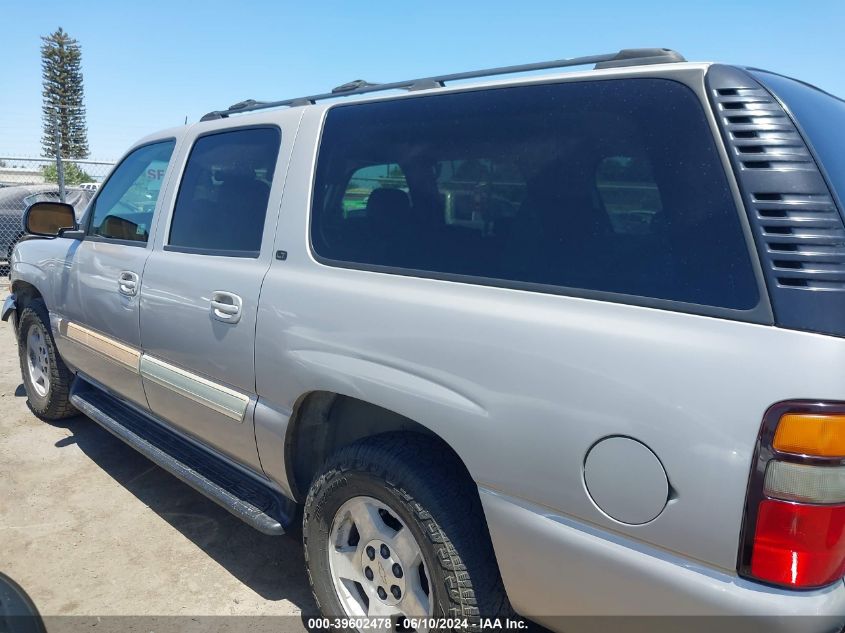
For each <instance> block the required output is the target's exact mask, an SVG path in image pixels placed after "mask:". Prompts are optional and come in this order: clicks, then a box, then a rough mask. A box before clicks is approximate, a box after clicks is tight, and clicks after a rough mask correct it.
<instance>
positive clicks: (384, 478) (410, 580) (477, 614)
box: [303, 434, 510, 631]
mask: <svg viewBox="0 0 845 633" xmlns="http://www.w3.org/2000/svg"><path fill="white" fill-rule="evenodd" d="M446 450H447V449H445V448H444V447H443V446H442V445H441V444H440V443H438V442H436V441H434V440H431V439H429V438H426V437H424V436H409V435H398V434H388V435H382V436H377V437H374V438H370V439H367V440H364V441H361V442H358V443H356V444H353V445H351V446H348V447H346V448H343V449H341V450H340V451H339V452H338V453H337V454H336V455H335V456H334V457H332V458H330V459H329V461H328V463H327V464H326V465H325V467H324V470H323V472H322V474H321V475H320V476H319V477H318V478H317V479H316V480H315V481H314V483H313V485H312V486H311V490H310V491H309V494H308V499H307V500H306V503H305V511H304V517H303V541H304V545H305V556H306V562H307V565H308V572H309V579H310V581H311V586H312V590H313V592H314V597H315V599H316V600H317V603H318V605H319V606H320V609H321V611H322V613H323V615H324V616H326V617H328V618H336V617H341V618H363V617H371V618H379V619H381V618H384V619H389V620H390V621H391V628H392V629H393V630H408V629H409V628H414V629H416V630H418V631H421V630H426V629H428V628H429V626H428V624H430V622H426V621H424V620H418V619H419V618H434V619H438V618H446V619H453V620H456V621H457V622H456V626H457V627H461V628H463V627H464V626H465V625H466V626H467V627H469V629H470V630H477V629H479V628H480V619H481V617H485V618H486V617H502V616H506V615H508V614H509V613H510V607H509V605H508V601H507V598H506V597H505V592H504V588H503V586H502V582H501V578H500V576H499V570H498V566H497V564H496V559H495V556H494V554H493V547H492V544H491V543H490V538H489V536H488V534H487V530H486V526H485V524H484V518H483V517H484V515H483V511H482V509H481V504H480V501H479V499H478V491H477V489H476V488H475V484H474V483H473V482H472V481H471V480H470V479H469V478H468V477H467V476H466V473H465V471H464V470H463V467H462V466H461V465H460V464H459V463H457V460H452V459H448V458H447V454H446ZM379 624H380V625H381V624H382V623H381V622H379Z"/></svg>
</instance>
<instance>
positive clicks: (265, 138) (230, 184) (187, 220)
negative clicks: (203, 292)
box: [169, 127, 281, 257]
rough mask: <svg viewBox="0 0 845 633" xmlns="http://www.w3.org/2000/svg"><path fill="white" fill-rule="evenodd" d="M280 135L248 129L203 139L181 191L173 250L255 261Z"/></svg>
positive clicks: (196, 146)
mask: <svg viewBox="0 0 845 633" xmlns="http://www.w3.org/2000/svg"><path fill="white" fill-rule="evenodd" d="M280 141H281V132H280V131H279V130H278V128H270V127H268V128H246V129H240V130H233V131H231V132H220V133H217V134H210V135H208V136H202V137H200V138H199V139H197V141H196V143H194V147H193V149H192V150H191V154H190V156H189V157H188V162H187V164H186V166H185V173H184V174H183V176H182V182H181V184H180V185H179V193H178V195H177V197H176V205H175V207H174V209H173V219H172V221H171V225H170V241H169V248H176V249H180V250H187V251H189V252H197V253H226V254H230V255H240V256H253V257H254V256H257V254H258V252H259V251H260V250H261V237H262V235H263V233H264V221H265V219H266V217H267V202H268V200H269V197H270V185H271V184H272V180H273V172H274V171H275V169H276V158H277V156H278V153H279V143H280Z"/></svg>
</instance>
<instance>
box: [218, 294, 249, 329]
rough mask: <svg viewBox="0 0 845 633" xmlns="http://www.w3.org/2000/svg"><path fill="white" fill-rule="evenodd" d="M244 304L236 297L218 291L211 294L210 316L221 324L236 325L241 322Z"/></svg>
mask: <svg viewBox="0 0 845 633" xmlns="http://www.w3.org/2000/svg"><path fill="white" fill-rule="evenodd" d="M243 306H244V302H243V299H241V298H240V297H239V296H238V295H236V294H234V293H231V292H224V291H222V290H218V291H216V292H213V293H211V316H212V318H214V319H217V320H218V321H223V323H237V322H238V321H240V320H241V311H242V310H243Z"/></svg>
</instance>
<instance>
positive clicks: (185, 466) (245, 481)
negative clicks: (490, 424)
mask: <svg viewBox="0 0 845 633" xmlns="http://www.w3.org/2000/svg"><path fill="white" fill-rule="evenodd" d="M70 401H71V403H72V404H73V406H75V407H76V408H77V409H79V411H80V412H82V413H84V414H85V415H87V416H88V417H89V418H91V419H92V420H94V421H95V422H96V423H97V424H99V425H100V426H102V427H103V428H104V429H106V430H107V431H108V432H110V433H111V434H112V435H115V436H116V437H118V438H119V439H121V440H123V441H124V442H126V443H127V444H129V446H131V447H132V448H134V449H135V450H137V451H138V452H139V453H141V454H142V455H144V456H145V457H147V458H148V459H149V460H150V461H152V462H154V463H155V464H157V465H159V466H161V467H162V468H163V469H164V470H166V471H168V472H169V473H171V474H172V475H174V476H175V477H176V478H177V479H181V480H182V481H184V482H185V483H186V484H188V485H189V486H191V487H192V488H195V489H196V490H198V491H199V492H201V493H202V494H204V495H205V496H206V497H208V498H209V499H211V500H212V501H215V502H217V503H219V504H220V505H221V506H223V507H224V508H226V509H227V510H228V511H229V512H231V513H232V514H234V515H235V516H236V517H238V518H239V519H241V520H242V521H244V522H245V523H247V524H248V525H251V526H252V527H254V528H255V529H256V530H258V531H259V532H263V533H264V534H271V535H279V534H284V533H285V527H286V526H288V525H290V523H291V520H292V517H294V516H295V511H296V504H295V503H294V502H293V501H291V500H290V499H288V498H286V497H284V496H283V495H282V494H281V493H279V492H276V491H274V490H272V489H271V488H270V487H269V486H266V485H264V484H262V483H261V482H260V481H258V480H257V479H256V478H254V477H251V476H249V475H247V474H246V473H244V472H242V471H241V470H240V469H238V468H236V467H235V466H233V465H231V464H229V463H227V462H226V461H224V460H223V459H222V458H220V457H218V456H216V455H214V454H212V453H210V452H208V451H205V450H203V449H202V448H200V447H199V446H197V445H196V444H194V443H193V442H191V441H189V440H187V439H185V438H184V437H182V436H181V435H178V434H177V433H174V432H173V431H171V430H170V429H168V428H167V427H165V426H164V425H163V424H162V423H161V422H158V421H157V420H155V419H154V418H152V417H151V416H150V415H149V414H146V413H144V412H142V411H140V410H138V409H136V408H135V407H133V406H130V405H128V404H126V403H124V402H122V401H121V400H119V399H117V398H115V397H114V396H112V395H110V394H109V393H107V392H105V391H103V390H102V389H99V388H98V387H96V386H94V385H92V384H90V383H88V382H87V381H85V380H84V379H83V378H82V377H77V379H76V380H75V381H74V385H73V389H72V391H71V396H70Z"/></svg>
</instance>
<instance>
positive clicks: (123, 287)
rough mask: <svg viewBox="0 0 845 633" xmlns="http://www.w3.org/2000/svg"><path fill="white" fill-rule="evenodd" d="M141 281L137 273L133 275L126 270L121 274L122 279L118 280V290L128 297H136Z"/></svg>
mask: <svg viewBox="0 0 845 633" xmlns="http://www.w3.org/2000/svg"><path fill="white" fill-rule="evenodd" d="M139 281H140V278H139V277H138V275H137V273H133V272H132V271H130V270H124V271H123V272H122V273H120V277H119V278H118V280H117V288H118V290H119V291H120V294H122V295H126V296H127V297H134V296H135V295H137V294H138V282H139Z"/></svg>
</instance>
